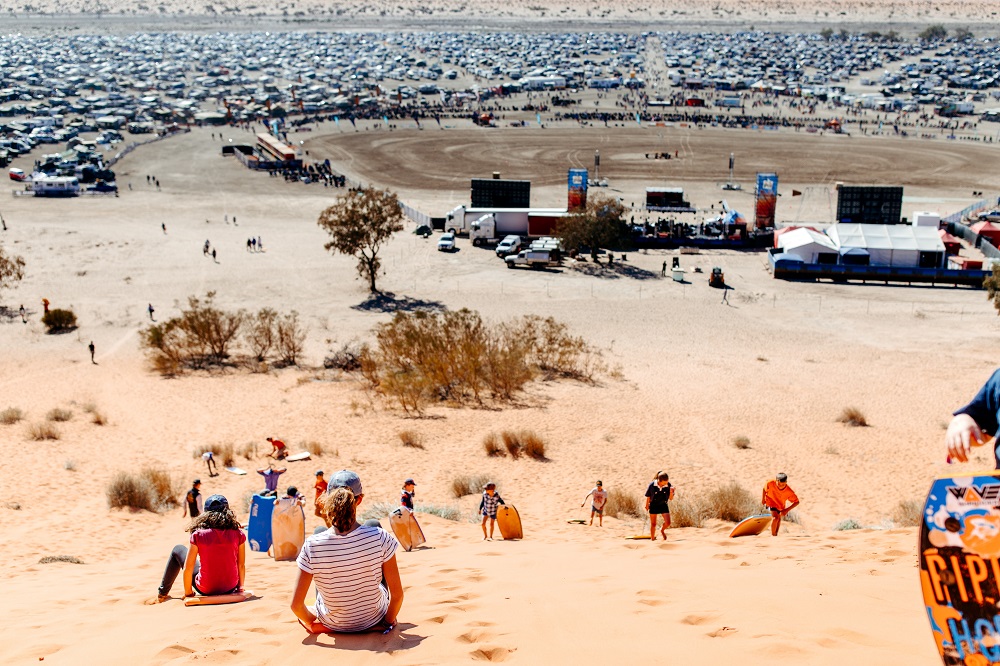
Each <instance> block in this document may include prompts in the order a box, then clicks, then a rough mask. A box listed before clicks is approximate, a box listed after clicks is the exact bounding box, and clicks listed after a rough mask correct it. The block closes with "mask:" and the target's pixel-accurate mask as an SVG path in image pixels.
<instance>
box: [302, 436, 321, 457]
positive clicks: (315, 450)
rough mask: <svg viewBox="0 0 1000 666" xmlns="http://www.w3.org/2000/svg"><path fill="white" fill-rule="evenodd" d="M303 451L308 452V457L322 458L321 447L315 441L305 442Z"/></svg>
mask: <svg viewBox="0 0 1000 666" xmlns="http://www.w3.org/2000/svg"><path fill="white" fill-rule="evenodd" d="M305 449H306V451H308V452H309V455H312V456H316V457H317V458H319V457H322V456H323V452H324V449H323V445H322V444H320V443H319V442H317V441H315V440H313V441H309V442H306V443H305Z"/></svg>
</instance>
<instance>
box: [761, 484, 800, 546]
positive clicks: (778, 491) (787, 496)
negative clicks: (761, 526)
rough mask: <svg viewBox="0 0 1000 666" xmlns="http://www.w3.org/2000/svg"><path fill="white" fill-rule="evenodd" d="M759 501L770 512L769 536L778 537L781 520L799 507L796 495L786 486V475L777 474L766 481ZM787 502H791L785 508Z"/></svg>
mask: <svg viewBox="0 0 1000 666" xmlns="http://www.w3.org/2000/svg"><path fill="white" fill-rule="evenodd" d="M760 501H761V503H762V504H763V505H764V506H766V507H767V509H768V511H770V512H771V536H778V529H779V528H780V527H781V519H782V518H784V517H785V516H787V515H788V512H789V511H791V510H792V509H794V508H795V507H797V506H798V505H799V497H798V495H796V494H795V491H794V490H792V489H791V487H789V485H788V475H787V474H785V473H784V472H778V474H777V475H775V477H774V478H773V479H771V480H770V481H768V482H767V484H765V486H764V494H763V495H762V496H761V500H760ZM788 502H791V505H790V506H786V504H788Z"/></svg>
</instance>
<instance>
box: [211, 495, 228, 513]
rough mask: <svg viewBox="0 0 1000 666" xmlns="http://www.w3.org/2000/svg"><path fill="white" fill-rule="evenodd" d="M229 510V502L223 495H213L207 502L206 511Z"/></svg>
mask: <svg viewBox="0 0 1000 666" xmlns="http://www.w3.org/2000/svg"><path fill="white" fill-rule="evenodd" d="M228 508H229V500H227V499H226V498H225V496H223V495H212V496H211V497H209V498H208V499H207V500H205V511H225V510H226V509H228Z"/></svg>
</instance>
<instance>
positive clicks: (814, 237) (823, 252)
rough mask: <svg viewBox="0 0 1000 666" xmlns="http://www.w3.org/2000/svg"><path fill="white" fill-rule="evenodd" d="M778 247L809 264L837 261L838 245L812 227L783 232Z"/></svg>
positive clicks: (834, 262) (833, 262)
mask: <svg viewBox="0 0 1000 666" xmlns="http://www.w3.org/2000/svg"><path fill="white" fill-rule="evenodd" d="M778 247H779V248H781V251H782V252H783V253H784V254H789V255H793V256H796V257H798V258H800V259H801V260H802V261H804V262H805V263H807V264H836V263H837V246H836V245H834V243H833V241H832V240H830V239H829V238H828V237H827V236H825V235H823V234H821V233H818V232H816V231H813V230H812V229H806V228H799V229H793V230H792V231H789V232H786V233H784V234H782V235H781V236H780V237H779V239H778Z"/></svg>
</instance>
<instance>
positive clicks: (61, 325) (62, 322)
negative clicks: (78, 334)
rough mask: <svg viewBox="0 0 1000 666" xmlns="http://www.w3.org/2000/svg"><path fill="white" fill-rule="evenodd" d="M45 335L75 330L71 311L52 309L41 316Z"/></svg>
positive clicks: (74, 320)
mask: <svg viewBox="0 0 1000 666" xmlns="http://www.w3.org/2000/svg"><path fill="white" fill-rule="evenodd" d="M42 323H43V324H45V332H46V333H50V334H51V333H63V332H65V331H72V330H73V329H75V328H76V315H75V314H73V311H72V310H60V309H58V308H54V309H52V310H49V311H48V312H46V313H45V314H43V315H42Z"/></svg>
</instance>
